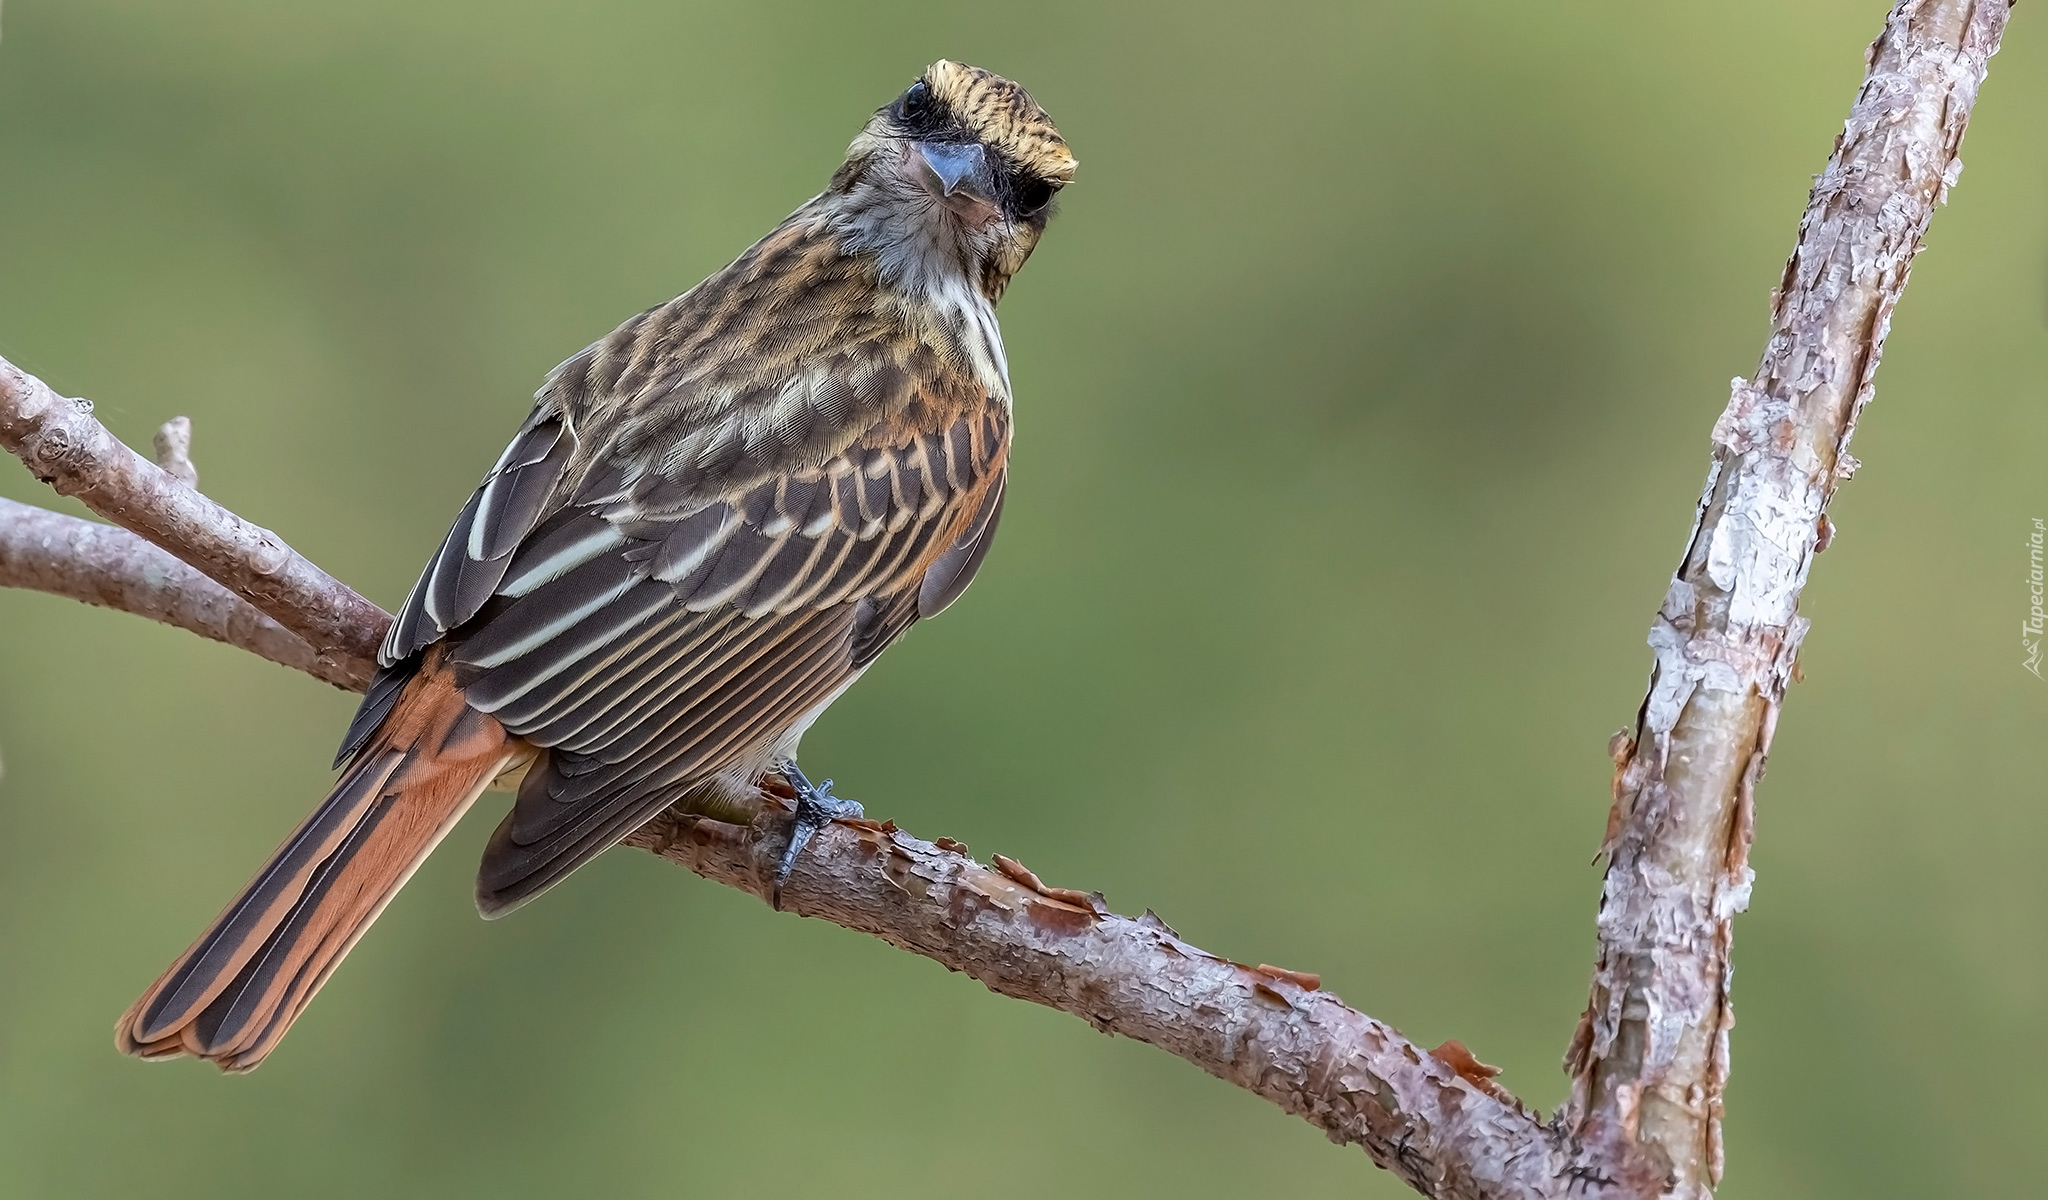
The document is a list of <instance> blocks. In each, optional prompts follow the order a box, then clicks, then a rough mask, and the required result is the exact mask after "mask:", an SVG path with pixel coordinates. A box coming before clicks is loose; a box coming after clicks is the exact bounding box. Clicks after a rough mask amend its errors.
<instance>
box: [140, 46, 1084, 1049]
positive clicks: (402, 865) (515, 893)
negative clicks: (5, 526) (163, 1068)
mask: <svg viewBox="0 0 2048 1200" xmlns="http://www.w3.org/2000/svg"><path fill="white" fill-rule="evenodd" d="M1073 168H1074V160H1073V158H1072V156H1071V155H1070V154H1069V153H1068V152H1067V149H1066V145H1065V143H1064V142H1063V141H1061V140H1060V137H1059V135H1058V133H1057V132H1056V131H1055V130H1054V129H1053V126H1052V123H1051V121H1050V119H1049V118H1047V117H1046V115H1045V113H1044V111H1043V110H1041V109H1040V108H1039V107H1038V106H1037V105H1036V104H1035V103H1033V102H1032V100H1031V98H1030V97H1029V96H1028V95H1026V94H1025V93H1024V91H1023V90H1022V89H1021V88H1019V87H1017V86H1016V85H1015V84H1012V83H1010V82H1008V81H1007V80H1003V79H1001V78H999V77H997V76H994V75H991V74H989V73H987V72H985V71H980V70H977V69H975V68H972V67H964V66H960V65H958V64H955V63H949V62H940V63H937V64H934V65H933V66H932V67H931V68H930V69H929V70H927V71H926V72H925V74H924V75H923V77H922V78H921V79H920V80H919V81H918V82H917V83H915V84H913V85H912V87H911V89H910V90H908V91H906V92H905V93H904V95H903V96H901V97H899V98H898V99H897V100H896V101H895V102H894V103H892V104H891V105H889V106H888V107H886V108H883V109H882V110H880V111H879V112H878V113H876V115H875V117H874V119H873V120H871V121H870V122H869V123H868V126H867V127H866V129H864V130H863V131H862V133H861V134H860V136H859V137H857V138H856V139H855V140H854V142H853V145H852V146H851V147H850V149H849V150H848V154H847V160H846V163H845V165H844V166H842V167H841V168H840V170H839V171H838V173H837V174H835V175H834V176H833V179H832V182H831V185H830V187H829V188H828V189H827V190H826V191H825V192H824V193H823V194H821V195H819V196H818V197H817V198H815V199H814V200H812V201H810V202H809V203H807V204H805V205H804V206H803V207H802V208H800V209H798V210H797V211H796V212H795V213H794V214H792V215H791V216H790V217H789V218H788V219H787V220H786V221H784V222H783V223H782V224H781V225H780V226H779V227H777V228H776V230H775V231H774V232H772V233H770V234H769V235H768V236H767V237H766V238H764V239H762V240H761V241H760V242H759V243H757V244H756V245H755V246H753V247H752V248H751V249H749V250H748V251H747V252H746V253H745V254H743V255H741V256H740V258H739V259H738V260H737V261H735V262H734V263H733V264H732V265H731V266H729V267H727V268H725V269H724V270H723V271H720V272H719V273H717V274H716V275H713V276H712V277H711V278H710V279H707V280H705V281H704V282H703V283H702V284H699V285H698V286H697V287H695V288H693V289H691V290H690V291H688V292H686V293H684V294H683V295H682V296H679V297H677V298H676V299H675V300H672V301H670V302H669V303H667V304H664V305H661V306H659V307H657V308H653V309H649V310H648V311H647V312H644V313H642V314H640V315H639V316H637V317H634V318H633V319H632V320H629V321H627V322H626V323H625V324H623V325H621V326H620V327H619V328H618V329H616V330H614V331H613V332H612V333H611V334H610V335H609V336H607V337H606V338H605V339H604V340H602V341H600V342H598V343H597V344H596V345H593V346H591V347H590V348H588V349H586V350H584V351H583V352H582V353H581V354H578V355H576V356H575V357H574V358H571V359H569V360H568V361H567V362H565V363H563V364H562V365H561V366H560V367H557V368H556V369H555V371H554V372H553V373H552V374H551V375H550V376H549V378H548V380H547V382H546V384H545V385H544V386H543V387H542V388H541V390H540V392H539V393H538V396H537V403H536V405H535V408H534V411H533V413H532V415H531V416H530V417H529V418H528V419H527V421H526V423H525V424H524V425H523V426H522V427H521V429H520V430H519V432H518V434H517V435H515V436H514V438H513V439H512V443H511V445H510V446H509V447H508V448H507V449H506V451H505V453H504V455H503V456H502V457H501V458H500V460H499V462H498V464H497V465H496V466H495V467H494V468H493V469H492V471H491V472H490V474H489V475H488V476H487V477H486V478H485V480H484V482H483V484H482V486H480V487H479V488H478V489H477V491H476V494H475V495H474V496H472V497H471V499H470V501H469V503H468V504H467V505H466V506H464V508H463V510H462V512H461V513H460V515H458V516H457V518H456V520H455V524H454V527H453V528H452V529H451V530H450V531H449V534H448V536H447V538H446V540H445V541H444V542H443V544H442V546H441V548H440V550H439V551H438V552H437V553H436V554H435V556H434V558H433V559H432V561H430V562H429V563H428V565H427V568H426V570H425V571H424V572H423V573H422V574H421V576H420V580H419V582H418V583H417V584H416V585H415V586H414V588H413V591H412V594H411V595H410V596H409V597H408V598H407V600H406V602H405V604H404V606H403V607H402V608H401V609H400V610H399V615H398V619H397V621H396V622H395V623H394V624H393V626H392V628H391V632H390V634H389V636H388V637H387V639H386V641H385V644H384V647H383V655H382V658H383V662H384V664H385V665H384V669H383V671H382V672H381V673H380V674H379V675H378V677H377V679H376V680H375V681H374V682H373V684H372V685H371V688H370V690H369V693H368V694H367V695H366V696H365V698H364V701H363V704H362V707H361V709H360V710H359V712H358V714H357V716H356V719H355V721H354V723H353V724H352V725H351V726H350V729H349V731H348V733H347V735H346V737H345V738H344V741H343V745H342V750H341V756H340V760H339V763H338V765H343V766H345V770H344V771H343V774H342V776H341V779H340V781H339V782H338V783H337V784H336V787H335V790H334V792H333V793H332V794H331V795H330V796H329V798H328V800H327V801H326V803H325V804H323V805H322V806H321V808H320V809H319V810H317V811H316V812H315V813H314V815H313V816H312V817H310V818H308V820H307V823H306V824H305V825H303V826H301V828H300V829H299V830H298V831H297V832H296V833H294V834H293V836H292V838H291V839H290V840H288V841H287V842H286V844H285V845H284V847H282V848H281V849H280V850H279V852H278V854H277V856H276V857H275V858H274V859H273V860H272V863H271V865H270V866H269V867H266V868H265V871H264V873H263V874H260V875H259V876H258V877H257V879H256V880H255V881H254V882H252V883H251V884H250V886H249V888H248V889H246V890H245V891H244V892H243V893H242V895H241V896H239V897H238V898H237V899H236V900H235V901H234V902H233V903H232V904H231V905H230V906H229V908H228V910H227V911H226V912H225V913H223V914H222V916H221V918H220V919H219V920H218V921H217V922H216V923H215V925H214V927H213V928H212V929H210V930H209V931H208V933H207V934H206V935H204V936H203V937H202V938H201V939H200V941H199V942H198V943H196V944H195V945H194V946H193V948H192V949H191V950H190V951H188V952H187V953H186V956H185V957H184V958H182V959H181V960H180V961H179V962H178V963H177V964H175V965H174V966H173V967H172V968H171V970H170V971H168V972H166V973H165V975H164V977H163V978H162V979H160V980H159V981H158V983H157V985H156V986H155V987H153V988H152V989H151V990H150V992H149V993H148V994H146V995H145V996H144V997H143V998H142V999H141V1000H139V1001H137V1003H136V1005H135V1006H134V1007H133V1008H132V1009H130V1010H129V1012H128V1013H127V1014H126V1015H125V1016H124V1017H123V1018H122V1020H121V1023H120V1025H119V1027H118V1040H119V1042H120V1044H121V1047H122V1048H123V1049H124V1050H126V1051H128V1052H130V1053H136V1054H141V1055H144V1056H146V1057H164V1056H169V1055H175V1054H184V1053H189V1054H196V1055H199V1056H201V1057H205V1058H210V1059H213V1060H214V1061H216V1062H217V1063H218V1064H219V1065H221V1066H222V1067H223V1068H226V1069H236V1070H246V1069H249V1068H252V1067H254V1066H255V1065H256V1064H257V1063H258V1062H260V1061H261V1059H262V1057H263V1056H264V1055H265V1054H267V1053H268V1052H269V1050H270V1048H271V1047H272V1046H273V1045H275V1043H276V1041H277V1039H278V1038H279V1037H281V1036H282V1035H283V1033H284V1031H285V1029H286V1028H288V1027H289V1025H290V1023H291V1021H292V1020H293V1019H294V1018H295V1017H296V1016H297V1014H298V1012H299V1011H300V1010H301V1009H303V1007H304V1005H305V1004H306V1002H307V1001H308V1000H310V999H311V996H312V994H313V993H314V992H315V991H316V990H317V989H318V988H319V986H320V984H321V983H322V982H324V981H325V979H326V977H327V975H328V974H329V973H330V972H331V971H332V970H333V968H334V966H335V964H336V963H338V962H339V960H340V958H341V956H342V955H343V954H345V953H346V951H347V949H348V947H349V946H350V945H352V944H353V941H354V939H355V938H356V937H358V936H360V934H361V932H362V930H363V929H364V928H366V927H367V926H368V925H369V923H370V922H371V921H372V920H374V919H375V917H376V915H377V912H378V911H380V910H381V908H382V905H383V904H384V903H385V902H386V901H388V900H389V898H390V896H391V895H392V894H393V893H395V892H396V890H397V889H398V887H400V886H402V885H403V883H404V881H405V878H406V877H407V876H409V875H410V873H411V871H412V869H413V868H415V867H416V866H417V865H418V863H419V861H421V860H422V859H423V858H424V857H425V855H426V853H427V852H428V851H429V850H431V849H432V846H433V843H434V842H435V841H438V839H439V836H440V835H441V834H442V833H445V832H446V830H447V828H448V827H449V826H451V825H452V824H453V822H454V821H455V819H457V818H458V817H459V816H460V815H461V813H462V811H463V810H464V809H465V808H466V807H467V806H468V804H469V803H470V802H471V801H473V800H474V799H475V797H476V795H477V794H478V793H479V792H481V791H482V790H483V789H484V788H485V787H486V786H487V785H488V784H489V783H490V782H491V780H492V779H493V777H496V776H498V775H500V773H501V772H505V771H507V770H508V769H515V770H523V772H524V774H523V779H522V780H521V781H520V783H519V785H518V795H517V799H516V800H515V802H514V804H513V808H512V811H511V812H510V813H509V814H507V816H506V818H505V820H504V821H503V823H501V824H500V825H499V827H498V829H497V831H496V833H495V834H494V835H493V836H492V838H491V841H490V845H489V847H488V848H487V849H486V851H485V855H484V861H483V865H482V869H481V871H480V872H479V876H478V882H477V902H478V906H479V908H480V909H481V910H482V911H483V912H484V914H485V915H486V916H495V915H498V914H499V913H502V912H504V911H507V910H509V909H510V908H512V907H514V906H516V905H518V904H521V903H523V902H525V901H526V900H528V899H530V898H532V897H533V896H534V895H536V894H538V893H539V892H540V891H542V890H544V889H546V888H547V887H549V886H550V885H552V884H553V883H555V882H556V881H558V880H559V879H561V878H562V876H564V875H566V874H567V873H568V872H570V871H572V870H574V869H575V868H576V867H578V866H580V865H582V864H583V863H584V862H586V861H588V860H589V859H590V858H591V857H592V856H593V855H596V854H598V853H600V852H601V851H603V850H604V849H606V848H607V847H609V846H611V845H613V844H615V843H616V842H617V841H618V840H619V839H620V838H623V837H624V836H625V835H626V834H628V833H630V832H631V831H632V830H633V829H635V828H637V827H638V826H639V825H641V824H642V823H644V822H645V821H647V820H648V819H650V818H651V817H653V816H654V815H655V814H657V813H659V812H660V811H662V810H663V809H664V808H667V807H669V806H670V805H671V804H675V803H678V802H683V803H688V804H691V805H692V806H694V807H698V808H701V809H705V810H709V811H721V810H724V809H729V808H731V807H734V806H745V805H746V804H748V803H750V802H751V799H752V797H753V796H754V794H755V789H756V787H757V785H758V783H759V781H760V779H761V777H762V775H763V774H764V773H766V772H767V771H769V770H771V769H772V768H774V767H775V766H776V764H778V763H780V762H782V761H784V760H786V759H788V758H790V757H791V756H793V755H794V753H795V750H796V745H797V741H798V739H799V738H800V737H801V736H802V734H803V732H804V730H805V729H806V728H808V727H809V725H810V724H811V722H812V721H814V720H815V719H816V718H817V716H818V714H819V713H821V712H822V711H823V710H824V708H825V707H826V706H827V705H828V704H830V703H831V702H832V700H833V699H834V698H836V697H837V696H838V695H839V694H840V693H841V692H842V691H844V690H845V688H846V687H847V686H848V685H849V684H851V683H852V682H853V680H854V679H856V678H857V677H858V676H859V675H860V673H861V671H862V670H864V669H865V668H866V667H867V665H868V664H869V663H870V662H872V661H873V660H874V658H875V656H876V655H877V654H879V653H881V651H882V650H883V649H884V648H886V647H887V646H888V645H889V644H890V642H892V641H893V640H894V639H895V638H896V637H898V636H899V635H901V633H902V632H903V631H904V630H905V629H906V628H908V627H909V626H910V624H911V623H912V622H914V621H916V620H918V619H920V618H923V617H929V616H932V615H935V614H936V613H938V612H939V611H940V610H941V609H943V608H945V607H946V606H947V605H948V604H950V603H952V601H953V600H954V599H955V598H956V597H957V596H958V595H959V594H960V592H961V591H962V590H963V589H964V588H965V587H966V586H967V584H968V582H969V581H970V580H971V579H972V578H973V576H974V573H975V571H976V569H977V568H978V567H979V566H980V563H981V560H982V556H983V555H984V554H985V553H986V552H987V550H988V545H989V542H990V539H991V538H992V537H993V536H994V534H995V530H996V525H997V521H998V519H999V517H1000V515H1001V512H1002V507H1003V495H1004V489H1005V480H1006V477H1007V464H1008V460H1009V449H1010V433H1011V416H1010V385H1009V373H1008V366H1007V364H1006V361H1005V359H1004V356H1003V349H1002V341H1001V337H1000V334H999V333H998V330H997V327H996V320H995V304H996V302H997V301H998V300H999V299H1000V298H1001V296H1002V293H1003V290H1004V288H1005V287H1006V286H1007V285H1008V283H1009V280H1010V278H1011V276H1012V275H1014V274H1015V272H1016V271H1017V270H1018V268H1020V267H1021V266H1022V265H1023V263H1024V261H1025V259H1026V258H1028V257H1029V255H1030V253H1031V250H1032V248H1033V246H1035V245H1036V243H1037V240H1038V237H1039V235H1040V233H1042V232H1043V230H1044V228H1045V222H1046V219H1047V217H1048V215H1049V210H1050V200H1051V197H1052V194H1053V193H1054V192H1056V191H1057V190H1058V188H1059V187H1060V186H1062V185H1064V184H1065V183H1066V182H1067V181H1068V180H1069V179H1071V178H1072V174H1073Z"/></svg>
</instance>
